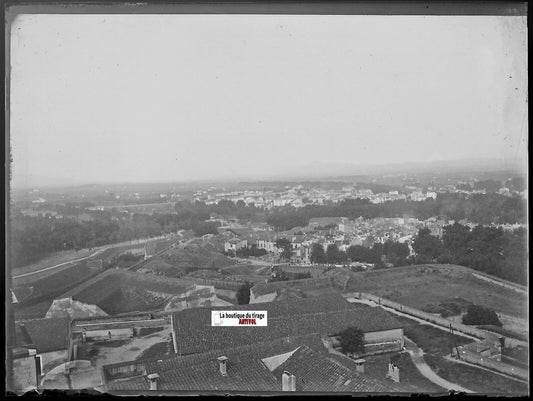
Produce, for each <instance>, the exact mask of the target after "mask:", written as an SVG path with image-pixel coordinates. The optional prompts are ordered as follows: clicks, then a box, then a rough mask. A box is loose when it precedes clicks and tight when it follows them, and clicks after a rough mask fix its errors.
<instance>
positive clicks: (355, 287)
mask: <svg viewBox="0 0 533 401" xmlns="http://www.w3.org/2000/svg"><path fill="white" fill-rule="evenodd" d="M351 275H352V279H351V280H350V283H349V286H348V288H347V291H354V292H369V293H372V294H374V295H377V296H381V297H383V298H387V299H390V300H392V301H396V302H399V303H402V304H404V305H407V306H411V307H414V308H417V309H424V308H427V307H430V306H431V305H437V304H439V303H440V302H442V301H447V300H450V299H451V298H453V297H459V298H462V299H464V300H467V301H469V302H472V303H476V304H480V305H484V306H487V307H490V308H493V309H495V310H496V311H497V312H501V313H505V314H509V315H511V316H516V317H519V318H526V316H527V311H526V308H525V305H527V297H526V296H525V295H523V294H520V293H517V292H514V291H512V290H510V289H508V288H504V287H501V286H498V285H496V284H493V283H489V282H486V281H483V280H480V279H477V278H475V277H474V276H472V274H471V272H470V270H468V269H466V268H464V267H460V266H448V265H446V266H443V265H430V266H428V265H420V266H409V267H404V268H391V269H383V270H376V271H372V272H361V273H352V274H351Z"/></svg>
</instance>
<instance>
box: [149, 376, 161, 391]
mask: <svg viewBox="0 0 533 401" xmlns="http://www.w3.org/2000/svg"><path fill="white" fill-rule="evenodd" d="M157 379H159V375H158V374H157V373H152V374H150V375H148V380H150V390H157Z"/></svg>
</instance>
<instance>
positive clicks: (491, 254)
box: [412, 222, 527, 284]
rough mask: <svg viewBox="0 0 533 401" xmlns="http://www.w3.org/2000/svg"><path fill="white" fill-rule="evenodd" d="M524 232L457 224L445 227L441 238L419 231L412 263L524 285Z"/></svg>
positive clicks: (525, 257)
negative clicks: (451, 266)
mask: <svg viewBox="0 0 533 401" xmlns="http://www.w3.org/2000/svg"><path fill="white" fill-rule="evenodd" d="M526 249H527V244H526V231H525V230H524V229H523V228H518V229H516V230H513V231H504V230H503V229H502V228H496V227H485V226H481V225H477V226H475V227H474V228H473V229H471V228H470V227H469V226H464V225H462V224H459V223H457V222H456V223H455V224H453V225H448V226H445V227H444V230H443V235H442V239H441V238H438V237H436V236H433V235H431V233H430V231H429V229H427V228H423V229H420V230H419V232H418V235H417V236H416V237H415V238H414V240H413V250H414V251H415V253H416V257H415V258H414V259H413V261H412V262H413V263H414V264H426V263H450V264H457V265H461V266H466V267H470V268H472V269H474V270H478V271H480V272H484V273H488V274H492V275H494V276H497V277H500V278H503V279H505V280H509V281H513V282H516V283H519V284H527V255H526Z"/></svg>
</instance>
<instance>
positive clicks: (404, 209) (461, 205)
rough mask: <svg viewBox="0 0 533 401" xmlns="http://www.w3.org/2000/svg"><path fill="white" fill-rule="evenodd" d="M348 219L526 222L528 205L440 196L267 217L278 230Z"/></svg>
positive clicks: (349, 202)
mask: <svg viewBox="0 0 533 401" xmlns="http://www.w3.org/2000/svg"><path fill="white" fill-rule="evenodd" d="M339 216H343V217H348V218H350V219H356V218H358V217H360V216H362V217H364V218H365V219H371V218H376V217H404V216H410V217H414V218H417V219H419V220H426V219H428V218H430V217H432V216H441V217H442V218H445V219H447V220H448V219H449V220H457V221H458V220H462V219H468V220H469V221H472V222H474V223H479V224H490V223H501V224H505V223H510V224H514V223H525V221H526V208H525V202H524V201H523V200H522V199H521V198H518V197H508V196H502V195H498V194H493V193H489V194H476V195H472V196H466V195H464V194H454V193H447V194H439V196H438V197H437V199H432V198H430V199H427V200H425V201H422V202H414V201H406V200H397V201H390V202H385V203H380V204H373V203H370V201H369V200H367V199H345V200H344V201H342V202H339V203H337V204H330V205H308V206H305V207H302V208H298V209H296V208H293V207H291V206H287V207H283V208H278V209H274V210H272V211H271V212H269V214H268V215H267V222H268V223H269V224H271V225H273V226H274V227H275V228H276V229H277V230H278V231H284V230H289V229H291V228H294V227H303V226H306V225H308V224H309V220H310V219H311V218H313V217H339Z"/></svg>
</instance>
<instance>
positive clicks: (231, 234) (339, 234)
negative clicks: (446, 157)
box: [219, 217, 474, 265]
mask: <svg viewBox="0 0 533 401" xmlns="http://www.w3.org/2000/svg"><path fill="white" fill-rule="evenodd" d="M453 223H454V221H452V220H443V219H437V218H435V217H433V218H429V219H427V220H423V221H421V220H418V219H415V218H409V217H400V218H396V217H393V218H385V217H378V218H374V219H364V218H362V217H359V218H357V219H355V220H350V219H348V218H346V217H316V218H312V219H311V220H310V222H309V225H308V226H306V227H296V228H293V229H291V230H288V231H283V232H277V233H276V232H275V231H273V230H272V229H265V228H264V227H263V226H262V227H253V226H248V227H242V226H240V227H239V226H237V225H234V226H231V227H229V226H225V227H220V228H219V232H220V233H221V234H222V235H223V236H224V238H225V240H224V251H225V252H226V253H235V252H237V251H238V250H240V249H242V248H252V247H255V248H258V249H264V250H266V251H267V253H272V254H274V255H278V256H279V254H280V253H281V252H282V249H280V248H278V247H276V241H277V240H279V239H281V238H285V239H287V240H289V241H290V243H291V248H292V257H291V260H290V262H291V263H292V264H304V265H308V264H310V263H311V249H312V246H313V244H315V243H318V244H320V245H322V246H323V248H324V251H326V250H327V248H328V246H329V245H333V244H334V245H337V247H338V248H339V250H341V251H347V249H348V248H349V247H350V246H353V245H359V246H365V247H368V248H371V247H372V246H373V245H374V244H375V243H382V244H383V243H385V242H386V241H393V242H399V243H406V244H407V245H408V246H409V249H410V251H411V253H413V249H412V241H413V239H414V238H415V236H416V235H417V233H418V230H420V229H421V228H428V229H429V230H430V232H431V234H432V235H434V236H437V237H439V238H440V237H442V234H443V230H444V227H445V226H447V225H450V224H453ZM461 223H462V224H465V225H469V226H470V227H474V224H473V223H469V222H467V221H461Z"/></svg>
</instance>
